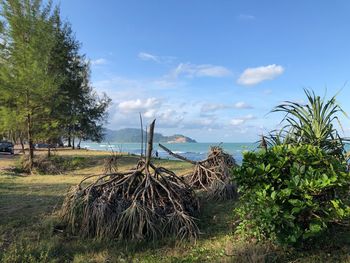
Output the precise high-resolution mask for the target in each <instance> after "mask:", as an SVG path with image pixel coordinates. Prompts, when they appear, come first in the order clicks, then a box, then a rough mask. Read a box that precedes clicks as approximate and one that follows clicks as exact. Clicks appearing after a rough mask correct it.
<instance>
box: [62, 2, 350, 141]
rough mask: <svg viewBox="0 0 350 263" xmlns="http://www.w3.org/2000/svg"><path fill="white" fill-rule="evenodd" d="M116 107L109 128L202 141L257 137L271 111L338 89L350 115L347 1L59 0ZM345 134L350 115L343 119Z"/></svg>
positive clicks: (268, 125)
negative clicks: (146, 126) (149, 129)
mask: <svg viewBox="0 0 350 263" xmlns="http://www.w3.org/2000/svg"><path fill="white" fill-rule="evenodd" d="M60 7H61V14H62V17H63V18H64V19H66V20H67V21H69V22H70V23H71V25H72V28H73V30H74V32H75V34H76V38H77V39H78V40H79V41H80V42H81V43H82V52H83V53H85V54H86V55H87V57H88V59H89V60H90V63H91V82H92V85H93V86H94V87H95V89H96V91H97V92H98V93H102V92H105V93H107V95H108V96H109V97H110V98H111V99H112V101H113V103H112V105H111V107H110V108H109V117H108V124H107V127H108V128H111V129H114V130H117V129H121V128H126V127H135V128H136V127H139V116H138V114H139V112H141V113H142V114H143V117H144V122H146V123H150V121H151V120H152V119H153V118H156V119H157V121H156V131H157V132H161V133H163V134H165V135H171V134H178V133H181V134H184V135H187V136H190V137H192V138H194V139H196V140H197V141H199V142H255V141H257V140H258V139H259V136H260V135H261V134H266V133H268V132H269V131H271V130H273V129H275V128H276V127H278V125H279V124H280V121H281V117H282V116H281V115H280V114H276V113H270V111H271V110H272V109H273V107H274V106H276V105H278V104H280V103H282V102H283V101H286V100H289V101H295V102H305V95H304V91H303V89H304V88H308V89H313V90H314V91H315V92H316V93H317V94H319V95H321V96H326V97H331V96H333V95H334V94H336V93H337V92H339V94H338V101H339V103H340V105H341V106H342V107H343V109H344V110H345V111H346V112H348V113H349V114H350V103H349V99H350V15H349V13H350V1H347V0H344V1H341V0H337V1H330V0H323V1H318V0H314V1H311V0H309V1H302V0H293V1H292V0H289V1H287V0H285V1H272V0H270V1H269V0H266V1H261V0H256V1H250V0H244V1H243V0H241V1H238V0H237V1H231V0H220V1H218V0H217V1H214V0H176V1H175V0H162V1H161V0H147V1H141V0H138V1H135V0H128V1H115V0H104V1H94V0H61V1H60ZM342 125H343V130H344V134H345V136H348V135H350V119H349V118H345V117H344V118H342Z"/></svg>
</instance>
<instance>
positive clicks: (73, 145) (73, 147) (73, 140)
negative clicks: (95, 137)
mask: <svg viewBox="0 0 350 263" xmlns="http://www.w3.org/2000/svg"><path fill="white" fill-rule="evenodd" d="M72 142H73V144H72V149H73V150H74V149H75V137H74V136H73V138H72Z"/></svg>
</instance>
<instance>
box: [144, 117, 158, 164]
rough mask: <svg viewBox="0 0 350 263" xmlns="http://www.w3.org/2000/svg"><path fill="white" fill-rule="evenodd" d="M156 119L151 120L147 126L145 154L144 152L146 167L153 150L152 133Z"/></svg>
mask: <svg viewBox="0 0 350 263" xmlns="http://www.w3.org/2000/svg"><path fill="white" fill-rule="evenodd" d="M155 122H156V120H153V121H152V123H151V125H150V126H149V135H148V143H147V154H146V167H149V165H150V163H151V158H152V151H153V134H154V125H155Z"/></svg>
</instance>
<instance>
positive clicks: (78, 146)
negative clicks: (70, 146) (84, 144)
mask: <svg viewBox="0 0 350 263" xmlns="http://www.w3.org/2000/svg"><path fill="white" fill-rule="evenodd" d="M80 143H81V138H79V142H78V145H77V148H78V149H80Z"/></svg>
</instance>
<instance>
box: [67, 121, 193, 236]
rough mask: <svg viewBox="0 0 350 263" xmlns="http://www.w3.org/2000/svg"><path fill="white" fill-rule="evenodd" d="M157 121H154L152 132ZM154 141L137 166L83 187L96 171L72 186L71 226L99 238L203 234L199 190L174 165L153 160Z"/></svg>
mask: <svg viewBox="0 0 350 263" xmlns="http://www.w3.org/2000/svg"><path fill="white" fill-rule="evenodd" d="M153 127H154V122H153V123H152V124H151V130H150V137H153V136H152V135H153ZM150 145H152V139H150V140H149V146H148V153H147V156H146V159H145V160H143V159H142V160H141V161H140V162H139V163H138V164H137V167H136V168H135V169H133V170H130V171H127V172H125V173H120V172H118V173H112V174H108V175H101V176H98V178H97V179H95V180H94V181H93V182H92V183H90V184H88V185H87V186H85V187H82V185H83V183H84V181H86V180H87V179H91V178H92V177H94V176H90V177H87V178H85V179H84V180H82V181H81V183H80V184H79V185H78V186H76V187H74V188H72V189H71V191H70V192H69V193H68V194H67V196H66V199H65V201H64V203H63V206H62V210H61V216H62V219H63V222H64V223H65V224H66V226H67V230H68V231H69V232H71V233H72V234H78V235H81V236H83V237H93V238H98V239H113V238H117V239H128V240H142V239H156V238H161V237H163V236H176V237H177V238H179V239H183V238H196V237H197V235H198V233H199V229H198V227H197V225H196V223H195V216H196V215H197V213H198V210H199V204H198V200H197V198H196V196H195V193H194V191H193V190H192V188H191V187H189V186H188V184H186V183H185V181H184V180H183V179H182V178H180V177H178V176H176V175H175V173H173V172H172V171H170V170H168V169H166V168H163V167H155V166H154V165H153V164H152V163H151V161H150V156H151V152H152V148H150V147H152V146H150ZM84 184H86V183H84Z"/></svg>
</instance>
